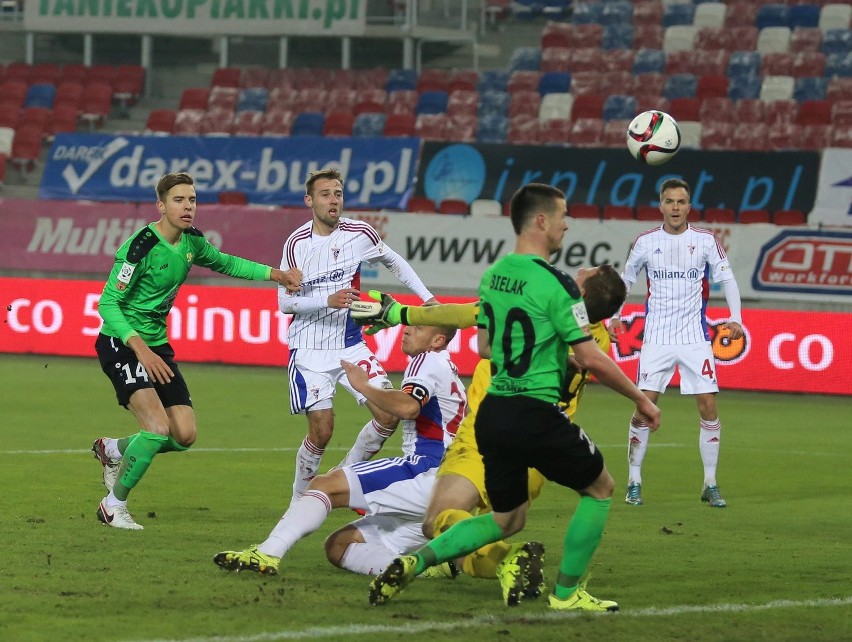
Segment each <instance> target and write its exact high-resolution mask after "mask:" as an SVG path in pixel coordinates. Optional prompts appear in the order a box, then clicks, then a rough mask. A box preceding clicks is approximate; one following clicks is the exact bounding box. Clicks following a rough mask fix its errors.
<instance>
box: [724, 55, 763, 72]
mask: <svg viewBox="0 0 852 642" xmlns="http://www.w3.org/2000/svg"><path fill="white" fill-rule="evenodd" d="M727 73H728V77H729V78H737V77H741V76H747V77H753V76H758V77H759V76H760V54H759V53H757V52H756V51H734V52H732V53H731V56H730V57H729V58H728V70H727Z"/></svg>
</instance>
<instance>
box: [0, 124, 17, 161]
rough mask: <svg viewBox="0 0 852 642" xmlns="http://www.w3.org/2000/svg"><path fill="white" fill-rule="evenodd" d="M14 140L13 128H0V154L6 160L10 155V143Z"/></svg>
mask: <svg viewBox="0 0 852 642" xmlns="http://www.w3.org/2000/svg"><path fill="white" fill-rule="evenodd" d="M14 138H15V128H14V127H0V154H3V155H4V156H5V157H6V158H7V159H8V158H9V154H11V153H12V141H13V140H14Z"/></svg>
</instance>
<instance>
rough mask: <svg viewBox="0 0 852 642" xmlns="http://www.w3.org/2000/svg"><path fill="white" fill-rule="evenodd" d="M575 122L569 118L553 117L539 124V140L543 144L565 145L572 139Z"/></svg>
mask: <svg viewBox="0 0 852 642" xmlns="http://www.w3.org/2000/svg"><path fill="white" fill-rule="evenodd" d="M572 126H573V123H572V122H571V120H570V119H568V118H551V119H550V120H546V121H544V122H542V123H540V124H539V134H538V137H539V140H540V141H541V143H542V144H543V145H564V144H567V143H569V142H570V141H571V127H572Z"/></svg>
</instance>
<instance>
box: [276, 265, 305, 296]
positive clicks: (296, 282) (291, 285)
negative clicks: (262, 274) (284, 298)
mask: <svg viewBox="0 0 852 642" xmlns="http://www.w3.org/2000/svg"><path fill="white" fill-rule="evenodd" d="M269 280H270V281H275V282H276V283H278V284H280V285H283V286H284V287H285V288H287V291H288V292H298V291H299V290H301V289H302V271H301V270H300V269H299V268H290V269H289V270H279V269H277V268H272V271H271V272H270V273H269Z"/></svg>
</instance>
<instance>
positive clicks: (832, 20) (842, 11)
mask: <svg viewBox="0 0 852 642" xmlns="http://www.w3.org/2000/svg"><path fill="white" fill-rule="evenodd" d="M850 22H852V5H849V4H848V3H847V2H831V3H827V4H824V5H823V6H822V9H821V10H820V12H819V24H818V25H817V26H818V27H819V28H820V29H821V30H822V31H828V30H829V29H848V28H849V26H850Z"/></svg>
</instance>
